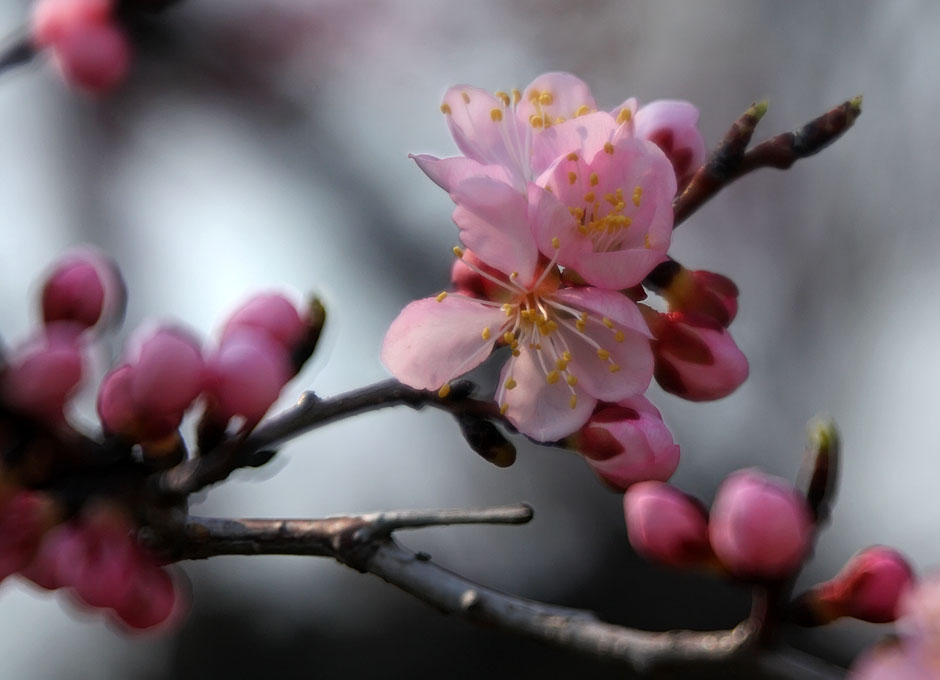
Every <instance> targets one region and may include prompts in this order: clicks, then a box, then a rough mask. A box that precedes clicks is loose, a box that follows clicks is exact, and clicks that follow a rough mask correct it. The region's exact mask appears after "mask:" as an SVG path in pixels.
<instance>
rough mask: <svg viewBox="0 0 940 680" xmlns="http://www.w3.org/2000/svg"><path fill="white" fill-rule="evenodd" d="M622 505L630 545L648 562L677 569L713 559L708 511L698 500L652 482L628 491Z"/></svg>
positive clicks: (659, 483) (641, 484)
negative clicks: (709, 537)
mask: <svg viewBox="0 0 940 680" xmlns="http://www.w3.org/2000/svg"><path fill="white" fill-rule="evenodd" d="M623 503H624V513H625V517H626V522H627V535H628V536H629V538H630V545H632V546H633V549H634V550H636V551H637V553H639V554H640V555H642V556H643V557H645V558H646V559H648V560H651V561H653V562H659V563H660V564H666V565H669V566H671V567H677V568H690V567H699V566H702V565H704V564H707V563H708V562H711V561H713V560H714V556H713V555H712V551H711V547H710V546H709V542H708V525H707V521H708V520H707V516H706V513H705V508H704V507H703V506H702V504H701V503H700V502H699V501H698V500H696V499H695V498H692V497H691V496H688V495H687V494H684V493H682V492H681V491H679V490H678V489H676V488H675V487H672V486H670V485H668V484H664V483H662V482H656V481H649V482H640V483H638V484H634V485H633V486H631V487H630V488H629V489H627V493H626V495H625V496H624V498H623Z"/></svg>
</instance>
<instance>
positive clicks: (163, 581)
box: [114, 555, 183, 630]
mask: <svg viewBox="0 0 940 680" xmlns="http://www.w3.org/2000/svg"><path fill="white" fill-rule="evenodd" d="M182 604H183V596H182V593H181V592H180V590H179V588H177V585H176V583H175V582H174V580H173V578H172V577H171V576H170V574H168V573H167V571H166V570H165V569H163V568H161V567H159V566H157V564H156V563H155V562H153V561H152V558H149V557H148V556H146V555H140V556H139V557H138V561H137V568H136V571H135V574H134V580H133V584H132V588H131V590H130V592H129V593H128V596H127V597H126V598H125V599H124V601H123V602H121V603H120V604H119V605H118V606H116V607H114V613H115V614H116V615H117V618H118V619H119V620H120V621H121V622H122V623H123V624H124V625H126V626H128V627H129V628H133V629H134V630H148V629H151V628H155V627H157V626H159V625H161V624H165V623H170V622H172V621H174V620H176V619H177V616H176V615H177V614H178V613H179V612H180V611H181V610H182Z"/></svg>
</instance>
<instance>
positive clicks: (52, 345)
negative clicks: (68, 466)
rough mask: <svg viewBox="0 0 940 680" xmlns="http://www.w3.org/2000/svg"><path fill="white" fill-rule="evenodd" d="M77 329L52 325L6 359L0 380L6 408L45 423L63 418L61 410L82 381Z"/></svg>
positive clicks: (67, 325)
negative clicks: (26, 414) (8, 407)
mask: <svg viewBox="0 0 940 680" xmlns="http://www.w3.org/2000/svg"><path fill="white" fill-rule="evenodd" d="M80 331H81V328H80V327H79V326H76V325H75V324H70V323H62V322H60V323H54V324H50V325H48V326H46V327H45V328H44V329H43V330H42V331H41V332H40V334H39V335H38V336H37V337H36V338H34V339H33V340H31V341H30V342H28V343H26V344H25V345H23V346H22V347H20V348H19V349H17V350H15V351H14V352H12V353H11V354H10V355H9V356H8V357H7V365H6V370H5V371H4V372H3V374H2V377H0V395H2V398H3V400H4V402H5V403H6V404H8V405H9V406H10V407H11V408H14V409H16V410H18V411H21V412H23V413H28V414H29V415H32V416H34V417H36V418H40V419H42V420H46V421H49V422H58V421H61V420H62V418H63V409H64V408H65V404H66V402H67V401H68V400H69V398H70V397H71V395H72V393H73V392H74V391H75V389H76V388H77V387H78V385H79V383H80V382H81V379H82V372H83V370H82V365H83V358H82V345H81V341H80V339H79V337H78V336H79V333H80Z"/></svg>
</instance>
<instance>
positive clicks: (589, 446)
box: [382, 73, 748, 490]
mask: <svg viewBox="0 0 940 680" xmlns="http://www.w3.org/2000/svg"><path fill="white" fill-rule="evenodd" d="M441 111H442V112H443V113H444V114H445V116H446V119H447V124H448V126H449V127H450V130H451V132H452V134H453V136H454V139H455V141H456V143H457V146H458V147H459V148H460V151H461V152H462V153H463V155H462V156H457V157H453V158H435V157H433V156H428V155H417V156H414V159H415V161H416V162H417V163H418V165H419V167H420V168H421V169H422V170H423V171H424V172H425V173H426V174H427V175H428V176H429V177H430V179H431V180H433V181H434V182H435V183H436V184H438V185H439V186H440V187H442V188H443V189H445V190H446V191H447V192H448V193H449V194H450V197H451V198H452V199H453V201H454V203H455V204H456V207H455V209H454V212H453V219H454V222H455V223H456V224H457V227H458V229H459V238H460V241H461V242H462V245H461V246H458V247H456V248H454V253H455V254H456V255H457V258H458V261H457V262H456V263H455V265H454V267H453V270H452V284H453V290H452V291H445V292H442V293H440V294H439V295H437V296H435V297H432V298H427V299H424V300H419V301H417V302H413V303H412V304H410V305H408V306H407V307H406V308H405V309H404V310H403V311H402V313H401V314H400V315H399V316H398V318H397V319H396V320H395V321H394V322H393V323H392V326H391V328H390V329H389V331H388V334H387V335H386V338H385V342H384V345H383V349H382V360H383V362H384V363H385V365H386V366H387V367H388V368H389V370H390V371H391V372H392V373H393V374H394V375H395V377H396V378H398V379H399V380H401V381H402V382H404V383H406V384H408V385H410V386H412V387H416V388H422V389H430V390H439V392H440V394H441V395H442V396H446V395H447V393H448V391H449V389H450V384H451V382H452V381H453V380H455V379H456V378H457V377H459V376H461V375H463V374H464V373H466V372H468V371H469V370H471V369H472V368H474V367H475V366H477V365H478V364H480V363H481V362H482V361H484V360H485V359H486V358H487V357H488V356H489V355H490V354H491V353H492V352H493V351H494V350H497V349H500V348H505V351H506V352H507V353H508V355H509V356H508V360H507V362H506V364H505V366H504V368H503V371H502V374H501V376H500V383H499V386H498V387H497V389H496V393H495V400H496V402H497V404H498V406H499V410H500V413H501V414H502V415H503V417H504V418H505V419H506V420H507V421H508V423H509V424H511V425H512V426H513V427H514V428H515V429H516V430H518V431H519V432H521V433H523V434H525V435H527V436H528V437H530V438H532V439H535V440H537V441H542V442H563V443H564V445H566V446H568V447H570V448H574V449H576V450H578V451H580V452H581V453H582V454H583V455H584V456H585V458H586V459H587V460H588V462H589V464H590V465H591V467H592V468H594V469H595V470H596V471H597V473H598V474H599V475H600V477H601V478H602V479H603V480H604V481H606V482H607V483H608V484H610V485H612V486H614V487H615V488H618V489H621V490H622V489H625V488H626V487H627V486H629V485H630V484H632V483H635V482H638V481H642V480H648V479H655V480H666V479H668V478H669V477H670V476H671V475H672V473H673V472H674V470H675V469H676V466H677V464H678V457H679V448H678V446H677V445H676V444H675V443H674V442H673V439H672V436H671V434H670V433H669V431H668V429H667V428H666V426H665V425H664V424H663V421H662V418H661V416H660V414H659V411H657V410H656V408H655V407H654V406H653V405H652V404H650V403H649V402H648V401H647V400H646V399H645V398H644V397H643V396H642V395H643V393H644V392H645V390H646V389H647V387H648V386H649V383H650V381H651V380H652V379H653V377H654V376H655V377H656V379H657V380H658V381H659V383H660V384H661V385H662V386H663V387H664V388H665V389H666V390H668V391H670V392H674V393H675V394H677V395H679V396H682V397H684V398H687V399H692V400H707V399H718V398H721V397H724V396H726V395H728V394H730V393H731V392H732V391H733V390H734V389H735V388H736V387H738V385H740V384H741V383H742V382H743V381H744V379H745V378H746V377H747V372H748V369H747V361H746V360H745V359H744V356H743V354H741V352H740V350H738V348H737V346H736V345H735V344H734V342H733V340H731V336H730V335H729V334H728V332H727V330H726V329H727V326H728V324H730V323H731V320H732V319H733V318H734V315H735V313H736V311H737V289H736V288H735V286H734V284H733V283H731V282H730V281H729V280H728V279H726V278H725V277H723V276H719V275H717V274H710V273H708V272H688V271H687V270H685V269H683V268H682V267H681V266H679V265H677V264H675V263H673V262H672V261H671V260H669V259H668V258H667V256H666V253H667V250H668V248H669V244H670V240H671V235H672V227H673V212H672V202H673V200H674V198H675V197H676V195H677V192H678V191H679V190H681V189H682V188H684V187H685V186H686V185H687V184H688V182H689V180H690V178H691V176H692V174H693V173H694V171H695V170H696V169H697V168H698V167H699V166H700V165H701V164H702V162H703V161H704V158H705V143H704V139H703V138H702V135H701V133H700V132H699V130H698V127H697V122H698V111H697V109H696V108H695V107H694V106H692V105H691V104H689V103H688V102H678V101H659V102H653V103H651V104H648V105H646V106H642V107H640V106H638V105H637V102H636V100H635V99H627V100H626V101H624V102H623V103H622V104H621V105H620V106H617V107H615V108H613V109H611V110H608V111H605V110H600V109H598V106H597V103H596V102H595V100H594V98H593V96H592V95H591V92H590V89H589V88H588V86H587V85H586V84H585V83H584V82H582V81H581V80H579V79H578V78H576V77H574V76H572V75H570V74H567V73H548V74H545V75H542V76H539V77H538V78H536V79H535V80H534V81H533V82H532V83H531V84H530V85H529V86H528V87H527V88H525V90H524V91H519V90H513V91H511V92H496V93H489V92H486V91H484V90H480V89H478V88H474V87H469V86H463V85H461V86H456V87H453V88H451V89H450V90H448V92H447V94H446V95H445V97H444V103H443V104H442V106H441ZM670 267H671V268H670ZM664 268H665V269H664ZM667 274H668V276H667ZM644 285H645V286H647V288H649V289H650V290H652V291H654V292H658V293H661V294H662V296H663V297H664V299H665V300H666V302H667V304H668V305H669V307H670V309H669V311H668V313H665V314H660V313H658V312H656V311H655V310H653V309H652V308H651V307H648V306H646V305H644V304H638V303H639V302H640V301H641V300H643V299H644V298H645V296H646V292H645V290H644V288H643V286H644Z"/></svg>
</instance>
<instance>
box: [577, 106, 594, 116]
mask: <svg viewBox="0 0 940 680" xmlns="http://www.w3.org/2000/svg"><path fill="white" fill-rule="evenodd" d="M590 112H591V109H590V107H589V106H588V105H587V104H581V106H579V107H578V110H577V111H575V112H574V116H575V118H577V117H578V116H583V115H585V114H588V113H590Z"/></svg>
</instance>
